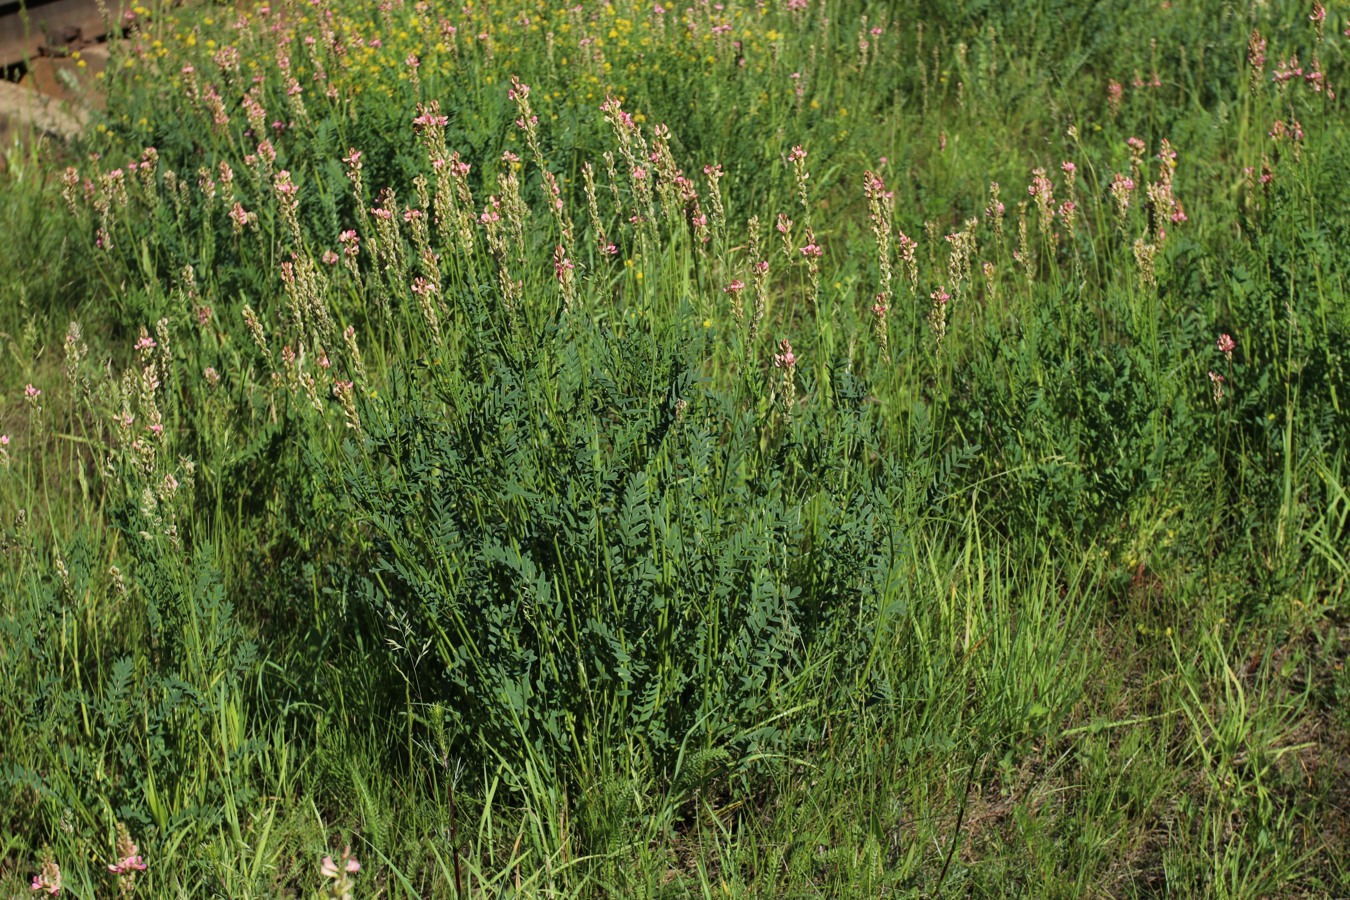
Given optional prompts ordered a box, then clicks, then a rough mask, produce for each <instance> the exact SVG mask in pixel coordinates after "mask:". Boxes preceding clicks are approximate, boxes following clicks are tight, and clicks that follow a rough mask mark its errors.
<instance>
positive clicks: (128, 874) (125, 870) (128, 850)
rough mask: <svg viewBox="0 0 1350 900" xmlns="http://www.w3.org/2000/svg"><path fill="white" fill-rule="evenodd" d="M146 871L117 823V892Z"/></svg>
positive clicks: (168, 485) (168, 489)
mask: <svg viewBox="0 0 1350 900" xmlns="http://www.w3.org/2000/svg"><path fill="white" fill-rule="evenodd" d="M177 490H178V480H177V479H176V478H174V477H173V475H172V474H167V475H165V480H164V485H163V489H162V493H164V494H165V495H166V499H168V498H169V497H171V496H172V495H173V494H174V493H176V492H177ZM145 869H146V866H145V860H144V859H142V858H141V851H140V849H139V848H138V847H137V846H136V844H135V842H134V841H132V839H131V833H130V832H129V831H127V826H126V825H124V824H123V823H121V822H118V823H117V862H115V863H113V864H112V865H110V866H108V871H109V872H111V873H113V874H114V875H116V876H117V892H118V894H119V895H120V896H123V897H130V896H131V895H132V894H134V893H135V892H136V875H137V873H140V872H144V871H145Z"/></svg>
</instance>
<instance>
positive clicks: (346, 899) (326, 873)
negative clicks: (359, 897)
mask: <svg viewBox="0 0 1350 900" xmlns="http://www.w3.org/2000/svg"><path fill="white" fill-rule="evenodd" d="M359 871H361V864H360V863H359V862H357V860H356V857H355V856H353V855H352V848H351V847H347V848H346V849H344V850H343V851H342V856H341V857H339V858H338V859H337V860H334V859H333V857H331V856H325V857H324V858H323V862H322V863H321V864H320V865H319V874H320V875H322V876H323V878H324V881H325V884H324V886H323V890H322V896H324V897H327V898H329V900H352V890H353V887H354V885H355V880H354V879H353V878H352V877H351V876H353V875H355V874H356V873H357V872H359Z"/></svg>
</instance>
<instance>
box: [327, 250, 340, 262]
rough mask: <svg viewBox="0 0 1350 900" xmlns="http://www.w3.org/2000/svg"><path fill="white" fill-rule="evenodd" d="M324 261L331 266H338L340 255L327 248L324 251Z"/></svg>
mask: <svg viewBox="0 0 1350 900" xmlns="http://www.w3.org/2000/svg"><path fill="white" fill-rule="evenodd" d="M323 261H324V262H325V263H326V264H328V265H330V266H336V265H337V264H338V255H337V254H336V253H334V252H333V251H332V250H325V251H323Z"/></svg>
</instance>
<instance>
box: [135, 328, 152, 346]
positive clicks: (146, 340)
mask: <svg viewBox="0 0 1350 900" xmlns="http://www.w3.org/2000/svg"><path fill="white" fill-rule="evenodd" d="M135 349H137V350H153V349H155V339H154V338H152V337H151V336H150V335H149V334H147V333H145V332H142V333H141V338H140V340H138V341H137V342H136V348H135Z"/></svg>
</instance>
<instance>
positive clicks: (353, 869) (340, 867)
mask: <svg viewBox="0 0 1350 900" xmlns="http://www.w3.org/2000/svg"><path fill="white" fill-rule="evenodd" d="M333 387H334V389H335V390H336V389H338V388H341V389H342V390H344V391H349V390H351V388H352V383H351V382H350V381H340V382H338V383H337V384H335V385H334V386H333ZM359 871H361V864H360V863H359V862H357V861H356V857H355V856H352V848H351V847H348V848H346V849H345V850H343V851H342V858H341V859H340V860H338V861H337V862H334V861H333V857H331V856H325V857H324V858H323V864H322V865H320V866H319V873H320V874H321V875H323V877H324V878H337V877H338V874H339V873H340V872H345V873H347V874H348V875H355V874H356V873H357V872H359Z"/></svg>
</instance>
